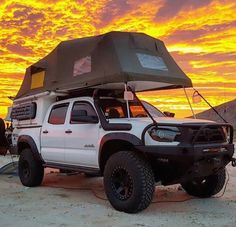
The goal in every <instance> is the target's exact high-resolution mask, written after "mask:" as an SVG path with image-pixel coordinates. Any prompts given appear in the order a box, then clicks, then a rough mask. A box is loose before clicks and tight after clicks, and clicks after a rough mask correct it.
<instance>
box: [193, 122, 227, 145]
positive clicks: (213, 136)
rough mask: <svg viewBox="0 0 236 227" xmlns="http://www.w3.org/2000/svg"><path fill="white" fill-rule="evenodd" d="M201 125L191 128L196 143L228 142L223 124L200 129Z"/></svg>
mask: <svg viewBox="0 0 236 227" xmlns="http://www.w3.org/2000/svg"><path fill="white" fill-rule="evenodd" d="M199 130H200V127H194V128H191V129H190V131H191V134H192V140H194V138H195V137H196V136H197V138H195V142H196V143H209V142H210V143H223V142H226V137H225V134H224V131H223V128H222V127H221V126H209V127H206V128H204V129H202V130H201V131H200V133H199V134H198V135H197V133H198V131H199Z"/></svg>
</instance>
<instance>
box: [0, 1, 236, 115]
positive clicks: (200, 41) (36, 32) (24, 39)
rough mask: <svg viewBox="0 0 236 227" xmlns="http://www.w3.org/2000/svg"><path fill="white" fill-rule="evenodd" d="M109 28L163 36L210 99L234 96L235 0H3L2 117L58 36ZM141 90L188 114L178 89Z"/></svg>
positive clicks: (0, 53) (0, 33)
mask: <svg viewBox="0 0 236 227" xmlns="http://www.w3.org/2000/svg"><path fill="white" fill-rule="evenodd" d="M112 30H118V31H137V32H144V33H147V34H149V35H151V36H154V37H156V38H159V39H161V40H163V41H164V42H165V44H166V46H167V48H168V50H169V51H170V52H171V54H172V56H173V57H174V58H175V60H176V61H177V63H178V64H179V66H180V67H181V68H182V69H183V70H184V72H185V73H186V74H187V75H188V76H189V77H190V78H191V79H192V80H193V84H194V86H195V87H196V88H198V89H199V91H200V92H201V93H202V94H203V95H205V97H206V98H207V99H208V100H209V101H210V102H211V103H212V104H213V105H218V104H221V103H223V102H226V101H229V100H233V99H235V97H236V1H235V0H149V1H143V0H142V1H141V0H113V1H109V0H96V1H94V0H85V1H83V0H61V1H60V0H0V37H1V38H0V117H4V116H5V114H6V112H7V107H8V106H9V105H11V101H10V100H9V99H8V98H7V97H8V96H14V95H15V94H16V92H17V90H18V89H19V87H20V85H21V83H22V79H23V75H24V71H25V68H26V67H28V66H29V65H31V64H32V63H34V62H36V61H38V60H39V59H40V58H42V57H43V56H45V55H46V54H48V53H49V52H50V51H51V50H52V49H53V48H54V47H55V46H56V45H57V44H58V43H59V42H60V41H63V40H68V39H74V38H79V37H83V36H91V35H98V34H102V33H105V32H108V31H112ZM188 93H189V94H191V90H189V91H188ZM178 95H179V96H178ZM140 96H141V98H143V99H146V100H149V101H150V102H151V103H153V104H154V105H156V106H158V107H160V108H161V109H162V110H169V111H172V112H176V113H177V115H178V116H188V115H190V114H191V113H190V112H189V111H187V110H186V108H187V103H186V101H185V100H184V99H183V93H182V92H180V91H177V94H174V93H173V92H165V93H164V92H161V93H159V92H148V93H145V94H141V95H140ZM194 108H195V109H196V110H197V111H198V112H199V111H202V110H205V109H206V108H207V106H206V105H205V104H204V103H202V102H201V103H199V104H197V105H196V104H194Z"/></svg>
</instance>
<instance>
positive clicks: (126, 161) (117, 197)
mask: <svg viewBox="0 0 236 227" xmlns="http://www.w3.org/2000/svg"><path fill="white" fill-rule="evenodd" d="M116 178H117V179H118V180H117V179H116ZM119 181H121V182H123V183H119ZM122 184H123V185H122ZM104 187H105V192H106V195H107V198H108V200H109V201H110V203H111V205H112V206H113V207H114V208H115V209H116V210H118V211H124V212H126V213H137V212H139V211H141V210H144V209H145V208H147V207H148V206H149V204H150V203H151V201H152V198H153V193H154V190H155V180H154V175H153V171H152V169H151V167H150V165H149V164H148V162H147V161H145V160H144V159H143V158H142V157H141V156H139V155H137V154H135V153H134V152H131V151H120V152H118V153H115V154H113V155H112V156H111V157H110V158H109V159H108V161H107V163H106V166H105V170H104ZM117 187H118V188H117ZM122 187H123V188H124V187H125V189H124V190H123V191H122ZM123 194H124V195H123Z"/></svg>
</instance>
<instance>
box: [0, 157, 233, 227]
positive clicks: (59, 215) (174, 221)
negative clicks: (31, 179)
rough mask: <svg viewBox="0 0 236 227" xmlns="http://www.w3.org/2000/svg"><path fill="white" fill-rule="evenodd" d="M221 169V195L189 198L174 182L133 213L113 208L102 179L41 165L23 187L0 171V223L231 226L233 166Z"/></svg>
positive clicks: (5, 160) (6, 159) (2, 160)
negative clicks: (40, 177)
mask: <svg viewBox="0 0 236 227" xmlns="http://www.w3.org/2000/svg"><path fill="white" fill-rule="evenodd" d="M16 159H17V158H16V157H15V158H14V160H16ZM10 161H11V158H10V157H9V156H6V157H1V158H0V167H1V166H3V165H4V164H6V163H9V162H10ZM227 169H228V173H229V181H228V184H227V187H226V190H225V193H224V194H223V193H222V192H223V191H222V192H220V193H219V194H218V195H217V198H210V199H196V198H192V197H190V196H189V195H187V194H186V193H185V192H184V191H183V190H181V189H180V187H179V185H174V186H171V187H169V186H168V187H163V186H157V187H156V192H155V195H154V198H153V202H152V204H151V205H150V206H149V207H148V208H147V209H146V210H144V211H142V212H141V213H138V214H126V213H123V212H118V211H116V210H114V209H113V208H112V207H111V205H110V204H109V202H108V201H107V199H106V196H105V194H104V190H103V183H102V178H87V177H85V176H84V175H83V174H79V175H72V176H66V175H65V174H64V175H63V174H61V173H59V172H58V171H57V170H53V169H46V171H45V177H44V181H43V183H42V186H40V187H35V188H28V187H24V186H23V185H22V184H21V183H20V180H19V178H18V176H17V174H14V173H10V174H0V227H6V226H8V227H10V226H17V227H21V226H24V227H27V226H29V227H37V226H44V227H45V226H61V227H64V226H112V227H114V226H133V227H134V226H136V227H140V226H181V227H182V226H207V227H210V226H225V227H226V226H227V227H228V226H236V168H233V167H231V166H230V165H228V167H227ZM222 194H223V196H222Z"/></svg>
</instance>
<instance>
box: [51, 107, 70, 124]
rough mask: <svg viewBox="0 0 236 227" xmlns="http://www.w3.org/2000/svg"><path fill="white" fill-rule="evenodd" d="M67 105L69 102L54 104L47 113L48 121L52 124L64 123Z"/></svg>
mask: <svg viewBox="0 0 236 227" xmlns="http://www.w3.org/2000/svg"><path fill="white" fill-rule="evenodd" d="M68 106H69V103H66V104H61V105H56V106H54V107H53V108H52V110H51V113H50V115H49V118H48V123H50V124H53V125H61V124H64V123H65V119H66V113H67V109H68Z"/></svg>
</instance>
